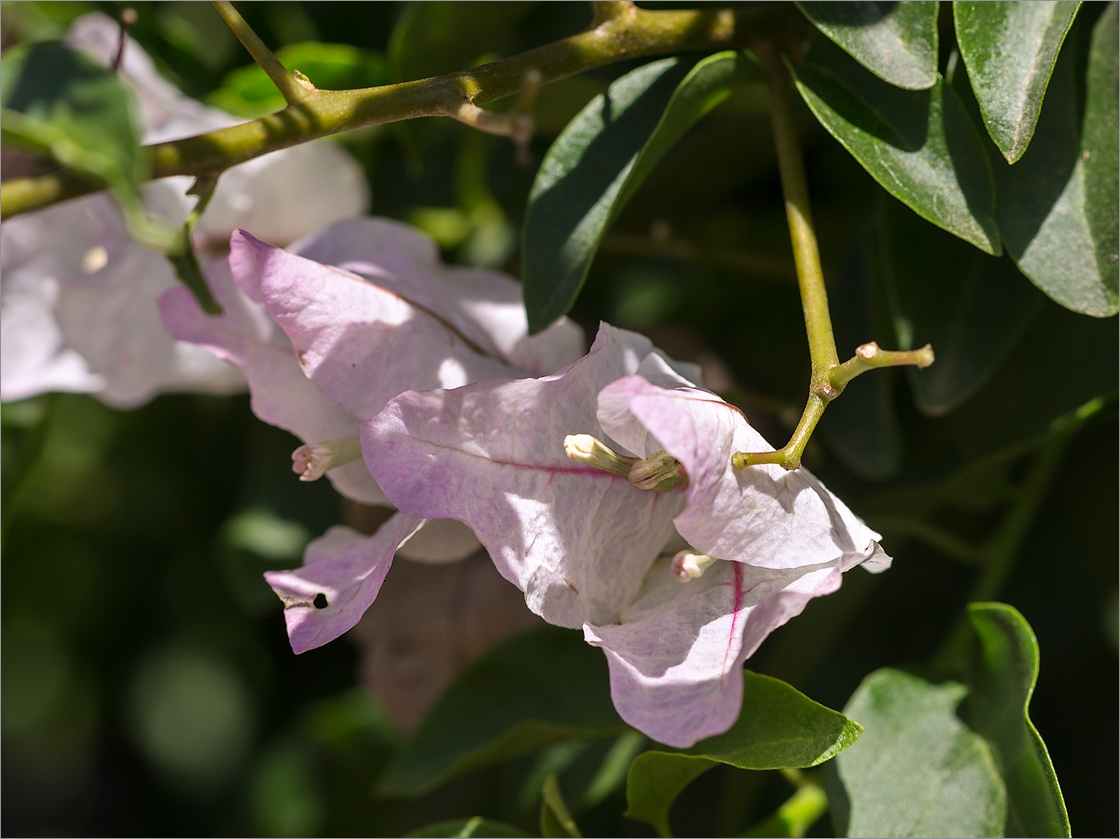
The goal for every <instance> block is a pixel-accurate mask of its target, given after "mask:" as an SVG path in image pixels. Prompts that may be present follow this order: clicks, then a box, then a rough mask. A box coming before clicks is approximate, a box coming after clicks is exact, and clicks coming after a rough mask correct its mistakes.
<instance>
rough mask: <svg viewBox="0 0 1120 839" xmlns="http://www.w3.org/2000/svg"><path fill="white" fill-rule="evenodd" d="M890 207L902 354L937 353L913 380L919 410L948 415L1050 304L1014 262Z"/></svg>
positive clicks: (887, 264)
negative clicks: (922, 350) (1043, 306)
mask: <svg viewBox="0 0 1120 839" xmlns="http://www.w3.org/2000/svg"><path fill="white" fill-rule="evenodd" d="M883 204H884V206H883V207H882V208H881V212H882V219H883V263H884V269H885V272H884V273H885V279H886V282H887V284H888V289H889V290H890V292H891V293H890V299H891V308H892V309H893V313H892V316H893V320H894V326H895V335H896V339H897V340H898V344H899V348H900V349H913V348H915V347H920V346H922V345H924V344H927V343H928V344H931V345H932V346H933V350H934V352H935V353H936V354H937V361H936V362H935V363H934V365H933V366H932V367H929V368H928V369H925V370H918V369H916V368H911V369H909V370H907V375H908V376H909V378H910V384H911V387H912V389H913V392H914V399H915V401H916V402H917V404H918V407H919V408H920V409H921V410H922V411H923V412H925V413H927V414H944V413H947V412H949V411H951V410H953V409H954V408H955V407H956V406H957V405H959V404H961V403H962V402H963V401H965V400H966V399H968V397H969V396H971V395H972V394H973V393H975V392H976V391H977V390H978V389H979V388H981V387H982V386H983V385H984V384H985V383H986V382H987V381H988V380H989V379H991V377H992V376H993V375H994V374H995V372H996V370H997V369H999V367H1000V365H1001V364H1002V363H1003V362H1004V361H1005V360H1006V359H1007V356H1008V355H1009V353H1010V352H1011V349H1012V347H1013V346H1014V345H1015V342H1016V341H1018V340H1019V339H1020V338H1021V337H1022V335H1023V333H1024V331H1025V330H1026V329H1027V327H1028V326H1029V324H1030V322H1031V320H1032V319H1033V317H1034V316H1035V314H1036V313H1037V312H1038V308H1039V305H1040V304H1041V303H1042V301H1043V300H1044V299H1045V298H1044V297H1043V296H1042V295H1041V294H1039V293H1038V291H1037V290H1035V289H1034V288H1032V287H1031V285H1030V284H1029V283H1026V282H1024V281H1023V276H1022V274H1020V273H1019V270H1018V269H1017V268H1016V267H1015V263H1013V262H1012V261H1011V260H1010V259H1009V258H1008V257H1006V256H1004V257H993V256H988V255H987V254H984V253H981V252H980V251H978V250H976V249H975V248H972V247H969V246H968V245H967V244H966V243H964V242H962V241H961V240H959V239H956V238H954V237H952V236H948V235H946V234H945V233H943V232H942V231H940V230H937V229H936V228H934V227H931V226H930V225H928V224H925V223H924V222H922V220H921V219H919V218H918V217H917V216H915V215H914V214H913V213H911V212H909V211H907V210H906V209H904V208H902V207H899V206H898V205H897V204H894V203H893V202H892V203H891V204H889V205H888V204H887V202H886V201H884V202H883ZM845 395H846V394H845ZM838 401H839V400H838Z"/></svg>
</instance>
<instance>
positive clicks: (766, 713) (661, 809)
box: [626, 670, 862, 836]
mask: <svg viewBox="0 0 1120 839" xmlns="http://www.w3.org/2000/svg"><path fill="white" fill-rule="evenodd" d="M743 678H744V687H743V710H742V712H741V713H740V714H739V719H738V721H737V722H736V723H735V725H733V726H732V727H731V728H730V729H729V730H728V731H727V732H726V733H724V734H720V735H718V736H716V737H709V738H708V739H707V740H703V741H701V742H700V743H697V744H696V745H695V746H693V747H692V748H691V749H687V750H685V751H679V752H666V751H649V752H645V753H644V754H641V755H638V757H637V759H635V761H634V763H633V765H631V767H630V776H629V778H628V779H627V785H626V797H627V803H628V805H629V806H628V809H627V811H626V815H627V816H629V817H630V818H632V819H637V820H639V821H644V822H646V823H648V824H651V825H653V826H654V828H655V829H656V830H657V831H658V832H659V833H660V834H661V835H662V836H669V835H671V833H670V831H669V808H670V807H671V806H672V804H673V801H674V800H675V799H676V797H677V796H678V795H679V794H680V792H681V791H682V790H683V789H684V788H685V787H686V786H688V784H689V783H691V782H692V781H693V780H694V779H695V778H697V777H699V776H700V775H702V774H703V773H704V772H706V771H707V770H709V769H711V768H712V767H713V766H716V765H717V764H720V763H725V764H728V765H730V766H734V767H737V768H739V769H786V768H797V769H801V768H805V767H808V766H816V765H818V764H820V763H823V762H825V761H826V760H829V759H830V758H832V757H835V756H836V755H837V754H839V753H840V752H841V751H843V750H844V749H846V748H847V747H848V746H850V745H851V744H852V743H854V742H855V740H856V738H857V737H859V734H860V731H861V730H862V729H861V728H860V726H859V724H858V723H855V722H852V720H850V719H847V718H845V716H844V715H843V714H839V713H837V712H836V711H833V710H830V709H828V708H826V707H824V706H823V705H821V704H819V703H817V702H814V701H813V700H812V699H810V698H809V697H807V696H805V695H804V694H803V693H800V692H799V691H797V690H796V689H794V688H792V687H790V686H789V685H787V684H786V683H785V682H782V681H780V680H778V679H772V678H770V677H769V676H762V675H759V674H758V673H752V672H750V671H749V670H748V671H745V673H744V677H743Z"/></svg>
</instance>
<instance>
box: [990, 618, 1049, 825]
mask: <svg viewBox="0 0 1120 839" xmlns="http://www.w3.org/2000/svg"><path fill="white" fill-rule="evenodd" d="M968 612H969V615H968V616H969V619H970V620H971V621H972V628H973V630H974V631H975V633H976V638H977V641H978V643H977V644H976V646H975V648H974V649H973V655H972V659H971V666H970V672H969V682H970V683H971V686H972V691H971V694H970V696H969V702H968V707H969V711H970V712H971V721H972V724H973V727H974V728H975V729H976V730H977V731H978V732H979V733H980V734H982V735H983V736H984V737H985V738H986V739H987V740H988V741H989V742H990V743H991V744H992V746H993V751H994V753H995V756H996V760H997V763H998V765H999V767H1000V771H1001V773H1002V775H1003V779H1004V783H1005V784H1006V785H1007V798H1008V813H1007V831H1006V833H1005V835H1007V836H1069V835H1070V828H1069V816H1068V815H1067V814H1066V807H1065V802H1064V800H1063V799H1062V791H1061V789H1060V788H1059V787H1058V778H1057V776H1056V775H1055V774H1054V766H1053V764H1051V762H1050V755H1049V754H1048V753H1047V751H1046V744H1044V743H1043V742H1042V737H1040V736H1039V734H1038V730H1037V729H1036V728H1035V727H1034V724H1033V723H1032V722H1031V720H1030V717H1029V716H1028V713H1027V708H1028V705H1029V704H1030V701H1031V694H1032V693H1033V692H1034V686H1035V682H1036V681H1037V680H1038V641H1037V640H1035V637H1034V631H1033V630H1032V629H1031V627H1030V625H1029V624H1028V623H1027V622H1026V620H1025V619H1024V618H1023V616H1022V615H1021V614H1019V612H1018V611H1017V610H1016V609H1014V608H1012V607H1011V606H1008V605H1006V604H1003V603H972V604H969V607H968Z"/></svg>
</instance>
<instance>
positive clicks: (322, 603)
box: [311, 592, 329, 609]
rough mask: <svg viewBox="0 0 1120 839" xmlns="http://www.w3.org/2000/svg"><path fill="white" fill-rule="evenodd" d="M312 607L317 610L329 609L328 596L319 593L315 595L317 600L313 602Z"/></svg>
mask: <svg viewBox="0 0 1120 839" xmlns="http://www.w3.org/2000/svg"><path fill="white" fill-rule="evenodd" d="M311 605H312V606H314V607H315V608H316V609H325V608H327V606H328V605H329V604H328V603H327V596H326V595H325V594H323V592H319V593H318V594H316V595H315V599H314V600H312V601H311Z"/></svg>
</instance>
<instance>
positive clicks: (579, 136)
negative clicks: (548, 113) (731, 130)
mask: <svg viewBox="0 0 1120 839" xmlns="http://www.w3.org/2000/svg"><path fill="white" fill-rule="evenodd" d="M757 78H758V68H757V64H756V62H755V61H754V59H753V58H752V57H750V56H749V55H747V54H746V53H737V52H723V53H718V54H716V55H712V56H708V57H707V58H703V59H701V60H700V61H695V60H694V59H678V58H669V59H664V60H662V61H655V62H653V63H651V64H646V65H645V66H643V67H639V68H638V69H637V70H634V71H633V72H631V73H628V74H627V75H625V76H623V77H622V78H620V79H618V80H617V81H615V82H614V83H613V84H611V86H610V87H609V88H607V91H606V92H605V93H604V94H602V95H601V96H597V97H595V98H594V99H592V100H591V102H590V103H588V105H587V107H585V108H584V109H583V110H582V111H581V112H580V113H579V115H578V116H577V117H576V118H575V119H574V120H572V121H571V122H570V123H569V124H568V127H567V128H565V129H564V131H563V133H562V134H561V135H560V136H559V137H558V138H557V139H556V142H554V143H553V144H552V147H551V148H549V150H548V153H547V154H546V155H545V158H544V160H543V161H542V163H541V167H540V170H539V171H538V173H537V178H536V180H535V181H534V183H533V189H532V192H531V193H530V195H529V206H528V210H527V212H526V216H525V230H524V241H523V260H524V263H523V271H522V277H523V279H524V283H525V307H526V309H527V310H528V314H529V327H530V330H531V331H532V332H539V331H540V330H542V329H544V328H545V327H547V326H548V325H549V324H550V323H552V322H553V321H555V320H556V319H557V318H559V317H560V316H561V315H563V314H564V313H565V312H567V311H568V309H569V308H570V307H571V305H572V302H573V301H574V300H575V298H576V295H578V294H579V290H580V288H581V287H582V285H583V282H584V280H585V279H586V278H587V272H588V269H589V268H590V266H591V260H592V258H593V257H594V256H595V251H596V250H597V249H598V247H599V243H600V242H601V241H602V238H603V235H604V234H605V233H606V231H607V228H608V227H610V224H611V222H612V221H614V219H615V218H616V217H617V215H618V213H619V212H620V211H621V210H622V208H623V207H624V206H625V204H626V202H627V201H628V200H629V199H630V198H631V197H632V196H633V194H634V193H635V192H636V191H637V189H638V187H639V186H640V185H641V184H642V182H643V181H644V180H645V179H646V177H647V176H648V175H649V173H650V172H651V171H652V170H653V168H654V166H655V165H656V164H657V162H658V161H659V160H660V159H661V158H662V157H663V156H664V155H665V153H666V152H667V151H668V150H669V148H670V147H671V146H672V145H673V143H675V142H676V141H677V139H678V138H680V136H681V135H682V134H684V132H685V131H687V130H688V128H689V127H690V126H691V125H692V124H693V123H695V122H696V121H697V120H698V119H700V117H702V116H703V115H704V114H706V113H708V112H709V111H710V110H711V109H712V108H714V107H715V106H716V105H718V104H719V103H720V102H722V101H723V100H724V99H725V98H726V97H727V96H728V94H729V93H730V91H731V89H732V87H734V86H735V85H738V84H745V83H746V82H748V81H752V80H756V79H757Z"/></svg>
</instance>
